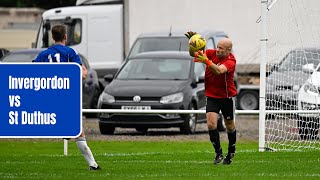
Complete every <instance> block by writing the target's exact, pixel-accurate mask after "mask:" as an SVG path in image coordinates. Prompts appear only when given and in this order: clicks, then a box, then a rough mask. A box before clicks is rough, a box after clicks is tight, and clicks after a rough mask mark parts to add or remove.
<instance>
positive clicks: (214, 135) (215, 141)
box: [209, 129, 222, 154]
mask: <svg viewBox="0 0 320 180" xmlns="http://www.w3.org/2000/svg"><path fill="white" fill-rule="evenodd" d="M209 136H210V141H211V143H212V145H213V147H214V149H215V152H216V153H220V154H222V149H221V146H220V135H219V131H218V129H215V130H209Z"/></svg>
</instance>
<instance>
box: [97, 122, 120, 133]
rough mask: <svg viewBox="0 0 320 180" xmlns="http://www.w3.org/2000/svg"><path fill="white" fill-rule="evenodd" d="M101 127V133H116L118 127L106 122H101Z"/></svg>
mask: <svg viewBox="0 0 320 180" xmlns="http://www.w3.org/2000/svg"><path fill="white" fill-rule="evenodd" d="M99 129H100V133H101V134H106V135H107V134H109V135H110V134H113V133H114V130H115V129H116V128H115V127H113V126H110V125H106V124H100V123H99Z"/></svg>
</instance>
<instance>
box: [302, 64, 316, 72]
mask: <svg viewBox="0 0 320 180" xmlns="http://www.w3.org/2000/svg"><path fill="white" fill-rule="evenodd" d="M314 70H315V68H314V64H312V63H311V64H306V65H303V66H302V71H303V72H304V73H307V74H311V73H313V71H314Z"/></svg>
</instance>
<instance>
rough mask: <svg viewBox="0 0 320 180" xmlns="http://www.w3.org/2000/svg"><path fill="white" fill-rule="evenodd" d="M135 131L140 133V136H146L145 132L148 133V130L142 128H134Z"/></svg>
mask: <svg viewBox="0 0 320 180" xmlns="http://www.w3.org/2000/svg"><path fill="white" fill-rule="evenodd" d="M136 130H137V131H138V132H139V133H142V134H147V132H148V128H144V127H139V128H136Z"/></svg>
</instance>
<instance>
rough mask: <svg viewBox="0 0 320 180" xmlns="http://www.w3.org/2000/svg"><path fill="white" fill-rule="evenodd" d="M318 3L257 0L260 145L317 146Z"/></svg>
mask: <svg viewBox="0 0 320 180" xmlns="http://www.w3.org/2000/svg"><path fill="white" fill-rule="evenodd" d="M271 6H273V8H272V9H271ZM319 7H320V1H319V0H280V1H277V0H261V18H260V19H259V22H260V23H261V24H260V25H261V26H260V27H261V37H260V41H261V64H260V107H259V108H260V112H259V151H265V150H276V151H305V150H320V140H319V138H320V135H319V126H320V124H319V116H320V21H319V19H320V8H319ZM284 112H285V113H284Z"/></svg>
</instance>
